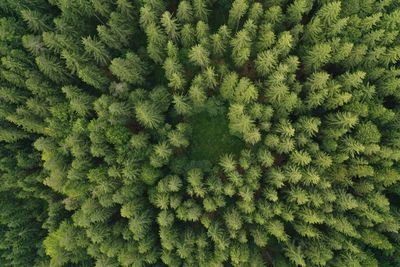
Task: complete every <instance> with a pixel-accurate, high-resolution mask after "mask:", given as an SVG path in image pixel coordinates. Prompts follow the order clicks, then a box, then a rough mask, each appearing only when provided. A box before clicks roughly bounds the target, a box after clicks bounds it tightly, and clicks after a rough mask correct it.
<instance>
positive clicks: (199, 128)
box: [190, 112, 244, 163]
mask: <svg viewBox="0 0 400 267" xmlns="http://www.w3.org/2000/svg"><path fill="white" fill-rule="evenodd" d="M190 124H191V125H192V135H191V139H190V157H191V159H193V160H198V161H203V160H207V161H210V162H212V163H216V162H218V160H219V158H220V156H222V155H223V154H225V153H231V154H238V153H240V151H241V150H242V148H243V146H244V143H243V142H242V141H241V140H240V139H239V138H238V137H235V136H233V135H231V134H230V133H229V128H228V120H227V118H226V114H218V115H215V116H212V115H210V114H209V113H207V112H201V113H198V114H195V115H194V116H193V117H192V118H191V120H190Z"/></svg>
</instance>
